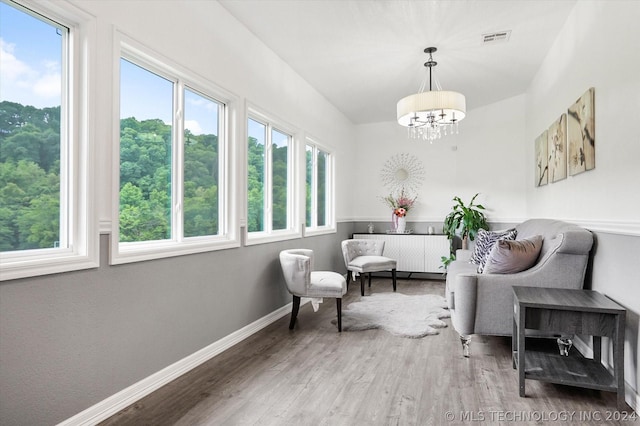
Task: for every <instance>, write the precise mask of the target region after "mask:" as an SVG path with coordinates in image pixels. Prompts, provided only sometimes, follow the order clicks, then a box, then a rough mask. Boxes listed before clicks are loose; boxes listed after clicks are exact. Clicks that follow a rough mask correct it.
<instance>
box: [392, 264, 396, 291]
mask: <svg viewBox="0 0 640 426" xmlns="http://www.w3.org/2000/svg"><path fill="white" fill-rule="evenodd" d="M391 276H392V277H393V291H396V270H395V269H392V270H391Z"/></svg>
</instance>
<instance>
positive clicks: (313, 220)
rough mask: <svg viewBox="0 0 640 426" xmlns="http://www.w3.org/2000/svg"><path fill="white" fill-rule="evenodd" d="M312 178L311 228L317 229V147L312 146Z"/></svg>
mask: <svg viewBox="0 0 640 426" xmlns="http://www.w3.org/2000/svg"><path fill="white" fill-rule="evenodd" d="M311 157H312V160H311V164H312V168H313V169H312V170H313V171H312V178H311V227H312V228H317V227H318V147H317V146H315V145H314V146H313V151H312V153H311Z"/></svg>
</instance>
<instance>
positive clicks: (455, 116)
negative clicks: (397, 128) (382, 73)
mask: <svg viewBox="0 0 640 426" xmlns="http://www.w3.org/2000/svg"><path fill="white" fill-rule="evenodd" d="M437 50H438V49H436V48H435V47H427V48H426V49H424V52H425V53H428V54H429V60H428V61H427V62H425V63H424V66H425V67H427V68H428V69H429V91H428V92H425V91H424V89H425V86H426V78H425V81H423V83H422V86H421V87H420V91H419V92H418V93H416V94H414V95H409V96H407V97H405V98H402V99H400V100H399V101H398V105H397V112H398V116H397V117H398V124H400V125H401V126H404V127H407V129H408V130H407V131H408V136H409V137H410V138H412V139H422V140H428V141H429V142H433V141H434V140H436V139H440V138H442V136H447V135H450V134H454V133H455V134H457V133H458V123H459V122H460V121H462V119H464V117H465V114H466V110H467V107H466V100H465V97H464V95H463V94H461V93H458V92H452V91H446V90H441V88H440V87H439V86H440V85H439V84H438V82H437V81H436V89H437V90H433V88H432V85H433V77H432V70H433V67H435V66H436V65H438V63H437V62H435V61H434V60H433V56H432V55H433V52H435V51H437Z"/></svg>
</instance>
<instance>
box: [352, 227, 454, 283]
mask: <svg viewBox="0 0 640 426" xmlns="http://www.w3.org/2000/svg"><path fill="white" fill-rule="evenodd" d="M353 238H357V239H369V240H381V241H384V253H383V255H384V256H387V257H390V258H392V259H396V260H397V261H398V267H397V270H398V271H405V272H431V273H433V272H435V273H437V272H444V271H443V270H442V269H441V268H440V266H441V265H442V259H441V258H442V256H445V257H449V240H448V239H447V236H446V235H427V234H424V235H423V234H353Z"/></svg>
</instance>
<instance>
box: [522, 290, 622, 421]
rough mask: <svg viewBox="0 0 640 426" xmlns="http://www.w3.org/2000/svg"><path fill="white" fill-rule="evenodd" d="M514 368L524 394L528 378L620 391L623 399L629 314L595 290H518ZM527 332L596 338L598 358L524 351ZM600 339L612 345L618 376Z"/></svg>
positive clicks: (594, 346)
mask: <svg viewBox="0 0 640 426" xmlns="http://www.w3.org/2000/svg"><path fill="white" fill-rule="evenodd" d="M513 293H514V298H513V338H512V349H513V368H517V369H518V383H519V386H520V396H521V397H524V396H525V389H524V381H525V379H531V380H541V381H545V382H550V383H557V384H563V385H571V386H579V387H584V388H589V389H598V390H603V391H609V392H616V393H617V403H618V409H620V410H623V409H624V408H625V406H626V405H625V400H624V327H625V315H626V310H625V309H624V308H623V307H622V306H620V305H618V304H617V303H615V302H613V301H612V300H611V299H609V298H607V297H605V296H604V295H602V294H600V293H598V292H596V291H591V290H571V289H559V288H540V287H518V286H514V287H513ZM525 329H535V330H541V331H545V332H550V334H560V335H567V334H583V335H591V336H593V359H587V358H584V357H581V356H571V355H569V356H562V355H560V353H559V352H556V353H555V354H553V353H546V352H536V351H532V350H529V351H527V349H526V347H525ZM601 336H606V337H609V338H610V339H611V343H612V345H613V370H614V371H613V374H611V373H609V371H608V370H607V369H606V368H605V367H604V366H603V365H602V363H601V351H602V348H601Z"/></svg>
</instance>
